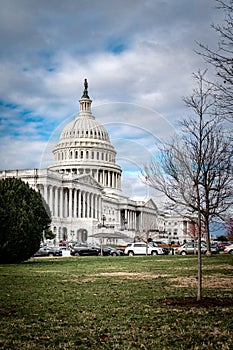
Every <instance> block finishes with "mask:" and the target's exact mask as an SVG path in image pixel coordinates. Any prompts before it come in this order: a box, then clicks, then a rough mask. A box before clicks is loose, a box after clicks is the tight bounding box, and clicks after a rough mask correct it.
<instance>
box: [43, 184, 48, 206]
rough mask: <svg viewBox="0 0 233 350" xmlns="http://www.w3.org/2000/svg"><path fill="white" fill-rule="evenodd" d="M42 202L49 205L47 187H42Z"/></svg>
mask: <svg viewBox="0 0 233 350" xmlns="http://www.w3.org/2000/svg"><path fill="white" fill-rule="evenodd" d="M44 200H45V202H46V203H47V204H49V203H48V187H47V185H44Z"/></svg>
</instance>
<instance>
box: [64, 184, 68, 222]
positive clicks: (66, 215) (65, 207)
mask: <svg viewBox="0 0 233 350" xmlns="http://www.w3.org/2000/svg"><path fill="white" fill-rule="evenodd" d="M67 209H68V189H67V188H65V189H64V217H65V218H67V217H68V210H67Z"/></svg>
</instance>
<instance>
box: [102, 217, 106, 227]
mask: <svg viewBox="0 0 233 350" xmlns="http://www.w3.org/2000/svg"><path fill="white" fill-rule="evenodd" d="M105 221H106V216H105V215H104V214H103V215H102V222H103V223H102V227H106V226H105V225H104V223H105Z"/></svg>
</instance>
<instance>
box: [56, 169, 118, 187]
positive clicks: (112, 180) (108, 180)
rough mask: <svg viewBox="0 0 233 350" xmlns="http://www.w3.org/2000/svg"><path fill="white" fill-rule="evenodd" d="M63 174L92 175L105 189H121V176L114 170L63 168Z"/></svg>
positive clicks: (61, 170)
mask: <svg viewBox="0 0 233 350" xmlns="http://www.w3.org/2000/svg"><path fill="white" fill-rule="evenodd" d="M60 172H61V173H63V174H70V173H72V174H79V175H82V174H90V175H92V176H93V178H94V179H95V180H96V181H97V182H99V183H100V184H101V185H102V186H104V187H110V188H116V189H121V174H119V173H118V172H117V171H113V170H103V169H89V168H62V169H60Z"/></svg>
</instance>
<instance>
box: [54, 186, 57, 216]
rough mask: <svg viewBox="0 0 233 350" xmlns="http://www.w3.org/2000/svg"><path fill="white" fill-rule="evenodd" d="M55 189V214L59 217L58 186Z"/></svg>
mask: <svg viewBox="0 0 233 350" xmlns="http://www.w3.org/2000/svg"><path fill="white" fill-rule="evenodd" d="M54 191H55V201H54V202H55V203H54V216H55V217H58V188H57V187H55V188H54Z"/></svg>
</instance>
